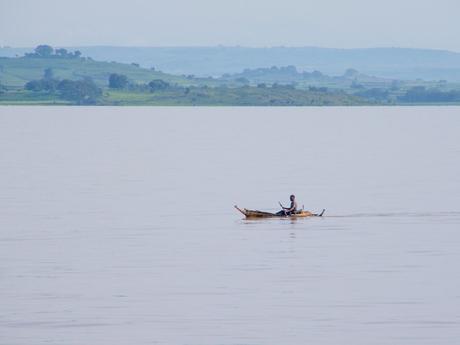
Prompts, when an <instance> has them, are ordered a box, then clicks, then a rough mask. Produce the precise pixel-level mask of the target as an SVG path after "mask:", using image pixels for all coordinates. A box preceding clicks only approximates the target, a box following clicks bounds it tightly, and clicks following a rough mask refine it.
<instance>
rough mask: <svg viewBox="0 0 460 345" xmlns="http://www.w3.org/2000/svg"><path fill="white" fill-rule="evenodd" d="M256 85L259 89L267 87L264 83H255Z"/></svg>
mask: <svg viewBox="0 0 460 345" xmlns="http://www.w3.org/2000/svg"><path fill="white" fill-rule="evenodd" d="M257 87H258V88H259V89H265V88H267V85H266V84H265V83H260V84H257Z"/></svg>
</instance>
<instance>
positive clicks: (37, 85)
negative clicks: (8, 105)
mask: <svg viewBox="0 0 460 345" xmlns="http://www.w3.org/2000/svg"><path fill="white" fill-rule="evenodd" d="M58 83H59V82H58V81H57V80H55V79H40V80H31V81H29V82H27V83H26V84H25V85H24V89H26V90H28V91H35V92H37V91H47V92H54V91H56V88H57V86H58Z"/></svg>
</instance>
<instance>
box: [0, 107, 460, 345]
mask: <svg viewBox="0 0 460 345" xmlns="http://www.w3.org/2000/svg"><path fill="white" fill-rule="evenodd" d="M291 193H295V194H296V195H297V197H298V200H299V204H300V205H302V204H303V205H305V208H306V209H310V210H313V211H320V210H321V209H322V208H326V209H327V211H326V215H327V216H326V217H324V218H322V219H320V218H316V219H299V220H297V221H291V220H287V219H280V220H264V221H246V220H243V219H241V215H240V214H238V213H237V212H236V211H235V210H234V209H233V208H232V207H233V205H234V204H236V203H237V204H238V205H240V206H241V207H248V208H257V209H263V210H273V211H274V210H277V202H278V200H280V201H283V202H285V203H287V202H288V200H287V199H288V196H289V194H291ZM459 263H460V108H458V107H407V108H399V107H392V108H367V107H362V108H91V107H87V108H84V107H81V108H79V107H72V108H71V107H63V108H61V107H52V108H51V107H0V306H1V307H0V344H5V345H6V344H7V345H19V344H20V345H23V344H24V345H26V344H27V345H33V344H53V345H54V344H56V345H57V344H59V345H63V344H71V345H74V344H75V345H82V344H85V345H86V344H88V345H89V344H91V345H99V344H102V345H106V344H107V345H118V344H119V345H122V344H123V345H124V344H134V345H137V344H168V345H169V344H173V345H176V344H180V345H182V344H184V345H207V344H209V345H222V344H223V345H243V344H244V345H304V344H315V345H316V344H320V345H322V344H325V345H328V344H331V345H332V344H334V345H336V344H358V345H360V344H363V345H365V344H366V345H367V344H388V345H394V344H414V345H415V344H416V345H419V344H430V345H433V344H436V345H443V344H446V345H447V344H449V345H452V344H459V343H460V268H459Z"/></svg>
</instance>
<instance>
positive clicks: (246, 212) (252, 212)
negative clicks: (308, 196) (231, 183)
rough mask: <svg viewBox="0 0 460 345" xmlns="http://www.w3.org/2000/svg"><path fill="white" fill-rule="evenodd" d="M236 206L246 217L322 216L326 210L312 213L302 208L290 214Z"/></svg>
mask: <svg viewBox="0 0 460 345" xmlns="http://www.w3.org/2000/svg"><path fill="white" fill-rule="evenodd" d="M235 208H236V209H237V210H238V211H240V212H241V213H242V214H244V216H245V217H246V218H305V217H322V216H323V214H324V212H325V211H326V210H325V209H323V210H322V211H321V213H312V212H310V211H305V210H300V211H297V212H296V213H293V214H290V215H278V214H276V213H271V212H264V211H257V210H248V209H246V208H239V207H238V206H236V205H235Z"/></svg>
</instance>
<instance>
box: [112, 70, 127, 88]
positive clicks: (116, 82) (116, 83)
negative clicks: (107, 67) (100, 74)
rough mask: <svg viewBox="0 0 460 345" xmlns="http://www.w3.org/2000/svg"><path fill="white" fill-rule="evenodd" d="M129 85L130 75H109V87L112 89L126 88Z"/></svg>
mask: <svg viewBox="0 0 460 345" xmlns="http://www.w3.org/2000/svg"><path fill="white" fill-rule="evenodd" d="M127 85H128V77H127V76H125V75H124V74H117V73H112V74H111V75H110V76H109V87H110V88H111V89H124V88H125V87H126V86H127Z"/></svg>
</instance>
